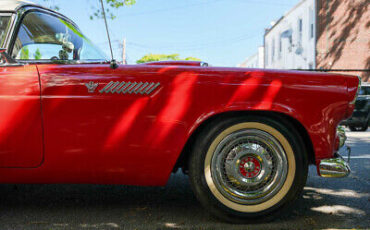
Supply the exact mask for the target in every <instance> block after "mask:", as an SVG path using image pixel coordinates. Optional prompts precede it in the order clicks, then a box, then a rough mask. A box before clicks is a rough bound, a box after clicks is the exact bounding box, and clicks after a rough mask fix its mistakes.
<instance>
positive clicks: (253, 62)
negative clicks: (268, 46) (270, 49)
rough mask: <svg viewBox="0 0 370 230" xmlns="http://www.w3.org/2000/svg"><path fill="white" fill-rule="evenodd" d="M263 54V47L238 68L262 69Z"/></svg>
mask: <svg viewBox="0 0 370 230" xmlns="http://www.w3.org/2000/svg"><path fill="white" fill-rule="evenodd" d="M264 55H265V52H264V47H263V46H260V47H258V52H257V53H255V54H253V55H252V56H250V57H248V58H247V59H246V60H245V61H244V62H243V63H241V64H239V65H238V66H239V67H245V68H264V61H265V58H264Z"/></svg>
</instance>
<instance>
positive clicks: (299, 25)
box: [298, 18, 303, 44]
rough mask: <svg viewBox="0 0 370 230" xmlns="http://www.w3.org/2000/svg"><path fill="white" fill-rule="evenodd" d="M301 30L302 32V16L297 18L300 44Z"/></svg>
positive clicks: (300, 41)
mask: <svg viewBox="0 0 370 230" xmlns="http://www.w3.org/2000/svg"><path fill="white" fill-rule="evenodd" d="M302 32H303V20H302V18H300V19H298V36H299V37H298V42H299V44H302Z"/></svg>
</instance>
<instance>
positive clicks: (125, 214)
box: [0, 131, 370, 230]
mask: <svg viewBox="0 0 370 230" xmlns="http://www.w3.org/2000/svg"><path fill="white" fill-rule="evenodd" d="M348 136H349V139H348V141H347V143H348V144H349V145H350V146H351V147H352V159H351V168H352V173H351V175H350V176H349V177H347V178H341V179H327V178H320V177H318V176H317V173H316V168H315V167H313V166H311V167H310V172H309V178H308V181H307V185H306V187H305V189H304V194H303V197H302V198H301V199H300V200H298V202H297V204H296V205H295V207H294V211H292V212H291V213H290V214H286V215H283V216H282V217H280V218H279V219H277V220H275V221H273V222H270V223H265V224H254V225H252V224H251V225H232V224H226V223H222V222H221V221H219V220H217V219H214V218H213V217H211V216H210V215H209V214H208V213H207V212H206V211H205V210H204V209H203V208H202V207H201V206H200V204H199V203H198V202H197V200H196V198H195V197H194V195H193V193H192V191H191V189H190V186H189V182H188V178H187V176H185V175H183V174H182V173H177V174H175V175H172V177H171V179H170V181H169V182H168V184H167V186H166V187H132V186H102V185H0V230H7V229H11V230H13V229H14V230H28V229H35V230H43V229H45V230H59V229H138V230H139V229H263V230H267V229H370V218H369V216H370V132H369V131H368V132H348Z"/></svg>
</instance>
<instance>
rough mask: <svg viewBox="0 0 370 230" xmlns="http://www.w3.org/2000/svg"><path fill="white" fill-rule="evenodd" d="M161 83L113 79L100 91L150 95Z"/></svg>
mask: <svg viewBox="0 0 370 230" xmlns="http://www.w3.org/2000/svg"><path fill="white" fill-rule="evenodd" d="M160 85H161V84H160V83H159V82H158V83H154V82H151V83H149V82H139V83H138V82H127V83H126V82H119V81H116V82H114V81H111V82H109V83H108V84H106V85H105V86H104V88H102V89H101V90H99V93H112V94H114V93H117V94H141V95H144V94H146V95H149V94H151V93H152V92H153V91H154V90H156V89H157V88H158V87H159V86H160Z"/></svg>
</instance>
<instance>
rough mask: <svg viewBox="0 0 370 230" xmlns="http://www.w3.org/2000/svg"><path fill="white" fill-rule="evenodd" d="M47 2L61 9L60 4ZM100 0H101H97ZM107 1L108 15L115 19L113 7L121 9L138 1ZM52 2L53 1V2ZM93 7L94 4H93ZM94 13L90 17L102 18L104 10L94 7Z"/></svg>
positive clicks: (49, 0)
mask: <svg viewBox="0 0 370 230" xmlns="http://www.w3.org/2000/svg"><path fill="white" fill-rule="evenodd" d="M43 1H44V2H45V3H49V7H50V8H51V9H53V10H56V11H58V10H60V8H59V6H58V4H55V3H54V2H52V0H43ZM86 1H87V2H88V3H90V4H91V1H90V0H86ZM96 1H100V0H96ZM104 1H105V6H106V15H107V16H108V17H109V18H111V19H115V18H116V16H115V15H114V13H112V9H119V8H121V7H123V6H132V5H134V4H135V3H136V0H104ZM51 2H52V3H51ZM91 6H92V7H93V5H91ZM93 9H94V13H93V14H92V15H90V19H91V20H93V19H96V18H102V11H101V9H100V7H93Z"/></svg>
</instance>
